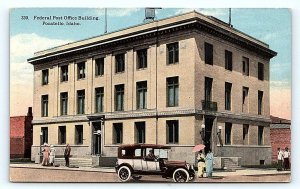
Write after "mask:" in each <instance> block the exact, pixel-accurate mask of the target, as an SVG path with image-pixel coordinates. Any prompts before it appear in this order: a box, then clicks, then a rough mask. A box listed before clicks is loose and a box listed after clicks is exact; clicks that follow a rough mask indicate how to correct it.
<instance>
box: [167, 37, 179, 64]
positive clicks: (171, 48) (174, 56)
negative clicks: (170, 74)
mask: <svg viewBox="0 0 300 189" xmlns="http://www.w3.org/2000/svg"><path fill="white" fill-rule="evenodd" d="M170 55H171V56H170ZM178 63H179V42H174V43H169V44H167V65H170V64H178Z"/></svg>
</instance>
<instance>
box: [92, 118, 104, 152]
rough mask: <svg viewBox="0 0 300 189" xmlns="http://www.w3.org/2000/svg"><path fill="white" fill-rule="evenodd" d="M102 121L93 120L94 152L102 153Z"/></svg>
mask: <svg viewBox="0 0 300 189" xmlns="http://www.w3.org/2000/svg"><path fill="white" fill-rule="evenodd" d="M101 134H102V132H101V122H93V154H94V155H100V154H101Z"/></svg>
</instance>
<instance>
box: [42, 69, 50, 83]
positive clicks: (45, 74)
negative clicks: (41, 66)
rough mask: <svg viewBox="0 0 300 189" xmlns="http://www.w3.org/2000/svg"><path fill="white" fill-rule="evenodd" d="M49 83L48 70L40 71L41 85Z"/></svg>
mask: <svg viewBox="0 0 300 189" xmlns="http://www.w3.org/2000/svg"><path fill="white" fill-rule="evenodd" d="M48 83H49V70H48V69H47V70H43V71H42V85H47V84H48Z"/></svg>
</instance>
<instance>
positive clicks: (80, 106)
mask: <svg viewBox="0 0 300 189" xmlns="http://www.w3.org/2000/svg"><path fill="white" fill-rule="evenodd" d="M84 101H85V91H84V90H79V91H77V114H84Z"/></svg>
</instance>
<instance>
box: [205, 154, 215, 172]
mask: <svg viewBox="0 0 300 189" xmlns="http://www.w3.org/2000/svg"><path fill="white" fill-rule="evenodd" d="M213 167H214V154H213V153H212V152H211V150H210V149H209V150H208V153H207V154H206V175H207V177H212V172H213Z"/></svg>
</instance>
